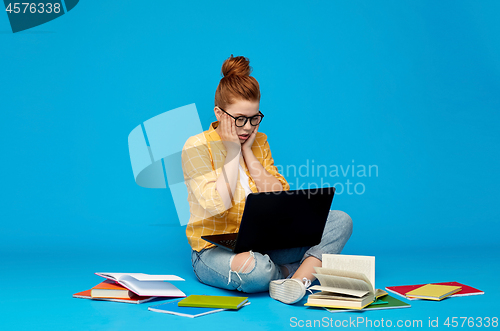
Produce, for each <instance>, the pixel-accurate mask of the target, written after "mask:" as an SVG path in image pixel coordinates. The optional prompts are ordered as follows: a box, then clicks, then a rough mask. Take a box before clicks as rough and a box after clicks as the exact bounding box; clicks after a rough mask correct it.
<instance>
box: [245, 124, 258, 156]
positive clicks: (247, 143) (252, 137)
mask: <svg viewBox="0 0 500 331" xmlns="http://www.w3.org/2000/svg"><path fill="white" fill-rule="evenodd" d="M259 125H260V124H258V125H256V126H254V129H253V131H252V133H251V134H250V137H248V139H247V140H246V141H245V142H244V143H243V144H241V149H243V150H247V151H251V150H252V145H253V142H254V141H255V137H256V136H257V131H258V130H259Z"/></svg>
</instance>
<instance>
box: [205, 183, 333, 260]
mask: <svg viewBox="0 0 500 331" xmlns="http://www.w3.org/2000/svg"><path fill="white" fill-rule="evenodd" d="M334 194H335V188H334V187H324V188H314V189H305V190H290V191H281V192H262V193H250V194H249V195H248V197H247V200H246V203H245V209H244V211H243V216H242V218H241V224H240V229H239V232H238V233H228V234H217V235H211V236H202V237H201V238H202V239H203V240H206V241H208V242H210V243H212V244H214V245H217V246H219V247H221V248H224V249H227V250H230V251H232V252H234V253H242V252H247V251H249V250H252V251H255V252H261V253H262V252H265V251H268V250H272V249H282V248H292V247H304V246H314V245H316V244H318V243H319V242H320V241H321V236H322V235H323V229H324V228H325V223H326V220H327V218H328V213H329V211H330V206H331V204H332V200H333V195H334Z"/></svg>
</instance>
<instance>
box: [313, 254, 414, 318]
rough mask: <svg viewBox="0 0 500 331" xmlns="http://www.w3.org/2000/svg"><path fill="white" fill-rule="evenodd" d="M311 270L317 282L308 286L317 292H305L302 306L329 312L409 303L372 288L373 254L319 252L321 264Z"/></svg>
mask: <svg viewBox="0 0 500 331" xmlns="http://www.w3.org/2000/svg"><path fill="white" fill-rule="evenodd" d="M315 271H316V273H315V274H314V276H316V278H317V279H318V280H319V282H320V284H321V285H316V286H312V287H310V289H311V290H319V291H321V292H319V293H314V294H311V295H309V297H308V298H307V303H306V304H305V305H306V306H311V307H323V308H327V310H328V311H330V312H337V311H348V310H373V309H389V308H391V309H394V308H406V307H410V305H409V304H407V303H405V302H402V301H400V300H397V299H395V298H393V297H391V296H389V295H388V294H387V292H385V291H383V290H380V289H376V288H375V257H374V256H359V255H340V254H323V262H322V267H321V268H315Z"/></svg>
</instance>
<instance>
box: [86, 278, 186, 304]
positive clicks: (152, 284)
mask: <svg viewBox="0 0 500 331" xmlns="http://www.w3.org/2000/svg"><path fill="white" fill-rule="evenodd" d="M96 275H98V276H101V277H104V278H106V279H110V280H113V281H115V282H117V283H118V284H120V285H122V286H123V287H126V288H127V289H129V290H130V291H132V292H134V293H135V294H137V295H139V296H152V297H182V298H183V297H185V296H186V295H185V294H184V293H183V292H182V291H181V290H179V289H178V288H177V287H175V286H174V285H172V284H170V283H168V282H166V281H167V280H168V281H173V280H184V279H182V278H180V277H178V276H174V275H148V274H142V273H116V272H96Z"/></svg>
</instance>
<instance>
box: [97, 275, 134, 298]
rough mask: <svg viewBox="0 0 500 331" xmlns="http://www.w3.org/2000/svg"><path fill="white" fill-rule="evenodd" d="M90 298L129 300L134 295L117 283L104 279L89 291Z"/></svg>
mask: <svg viewBox="0 0 500 331" xmlns="http://www.w3.org/2000/svg"><path fill="white" fill-rule="evenodd" d="M90 296H91V297H92V298H112V299H129V298H133V297H135V296H136V295H135V294H134V292H131V291H129V290H128V289H127V288H125V287H123V286H121V285H120V284H118V283H117V282H114V281H112V280H109V279H106V280H105V281H103V282H101V283H100V284H98V285H96V286H94V287H92V288H91V289H90Z"/></svg>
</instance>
